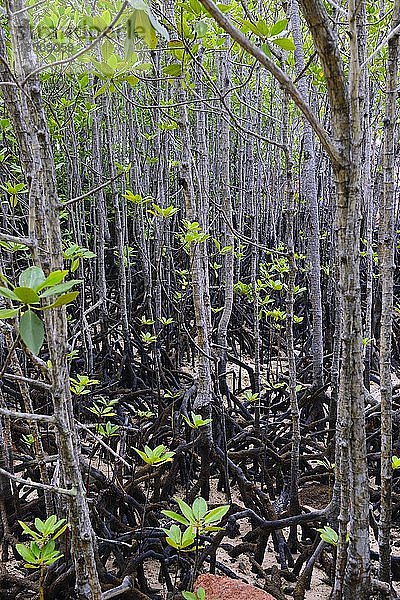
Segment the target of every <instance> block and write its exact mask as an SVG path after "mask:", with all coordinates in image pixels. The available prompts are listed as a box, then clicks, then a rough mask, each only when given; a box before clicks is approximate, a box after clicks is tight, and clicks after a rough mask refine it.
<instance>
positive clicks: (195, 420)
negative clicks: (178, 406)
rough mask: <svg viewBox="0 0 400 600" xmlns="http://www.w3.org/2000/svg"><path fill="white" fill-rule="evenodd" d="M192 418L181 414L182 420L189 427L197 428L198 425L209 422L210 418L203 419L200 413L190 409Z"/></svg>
mask: <svg viewBox="0 0 400 600" xmlns="http://www.w3.org/2000/svg"><path fill="white" fill-rule="evenodd" d="M190 414H191V416H192V419H189V418H188V417H186V416H185V415H183V419H184V421H185V422H186V423H187V424H188V425H189V427H190V428H191V429H199V427H204V425H208V424H209V423H211V419H203V417H202V416H201V415H196V413H194V412H193V411H191V413H190Z"/></svg>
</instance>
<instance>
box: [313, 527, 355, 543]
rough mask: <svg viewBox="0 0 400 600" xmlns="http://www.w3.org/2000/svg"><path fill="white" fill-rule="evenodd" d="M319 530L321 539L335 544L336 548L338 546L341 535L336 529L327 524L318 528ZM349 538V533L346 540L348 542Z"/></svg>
mask: <svg viewBox="0 0 400 600" xmlns="http://www.w3.org/2000/svg"><path fill="white" fill-rule="evenodd" d="M317 531H319V535H320V538H321V540H323V541H324V542H326V543H327V544H330V545H331V546H334V547H335V548H336V547H337V545H338V542H339V536H338V534H337V532H336V531H335V530H334V529H332V527H329V526H328V525H325V526H324V527H321V528H320V529H317ZM349 539H350V536H349V534H347V535H346V542H348V541H349Z"/></svg>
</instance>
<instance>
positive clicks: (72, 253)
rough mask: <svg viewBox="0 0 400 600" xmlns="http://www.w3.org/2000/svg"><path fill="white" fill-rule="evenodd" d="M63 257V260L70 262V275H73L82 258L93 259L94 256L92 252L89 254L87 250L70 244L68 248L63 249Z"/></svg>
mask: <svg viewBox="0 0 400 600" xmlns="http://www.w3.org/2000/svg"><path fill="white" fill-rule="evenodd" d="M63 256H64V258H65V260H68V261H70V263H71V266H70V270H71V273H74V272H75V271H76V270H77V269H78V267H79V265H80V263H81V260H82V259H83V258H88V259H89V258H95V257H96V254H95V253H94V252H91V251H90V250H88V249H87V248H82V247H81V246H78V244H71V245H70V246H68V247H67V248H65V250H64V252H63Z"/></svg>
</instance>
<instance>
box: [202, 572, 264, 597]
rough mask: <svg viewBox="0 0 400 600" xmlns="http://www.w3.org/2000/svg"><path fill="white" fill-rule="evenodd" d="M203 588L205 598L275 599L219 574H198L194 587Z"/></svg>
mask: <svg viewBox="0 0 400 600" xmlns="http://www.w3.org/2000/svg"><path fill="white" fill-rule="evenodd" d="M199 587H202V588H204V591H205V592H206V600H275V598H274V597H273V596H271V594H268V593H267V592H264V590H260V588H256V587H254V586H253V585H249V584H248V583H243V582H242V581H239V579H231V578H230V577H221V576H219V575H210V574H209V573H207V574H206V575H199V577H198V578H197V579H196V583H195V584H194V589H195V590H197V589H198V588H199Z"/></svg>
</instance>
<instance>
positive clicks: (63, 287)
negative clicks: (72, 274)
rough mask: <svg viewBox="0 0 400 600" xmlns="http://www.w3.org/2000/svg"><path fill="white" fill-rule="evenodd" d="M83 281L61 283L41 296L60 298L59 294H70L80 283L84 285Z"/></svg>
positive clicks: (75, 280)
mask: <svg viewBox="0 0 400 600" xmlns="http://www.w3.org/2000/svg"><path fill="white" fill-rule="evenodd" d="M82 281H83V280H82V279H74V280H73V281H66V282H65V283H60V284H58V285H54V286H52V287H51V288H49V289H48V290H46V291H45V292H43V294H40V297H41V298H47V297H48V296H58V295H59V294H63V293H64V292H68V290H70V289H71V288H72V287H74V285H77V284H78V283H82Z"/></svg>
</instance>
